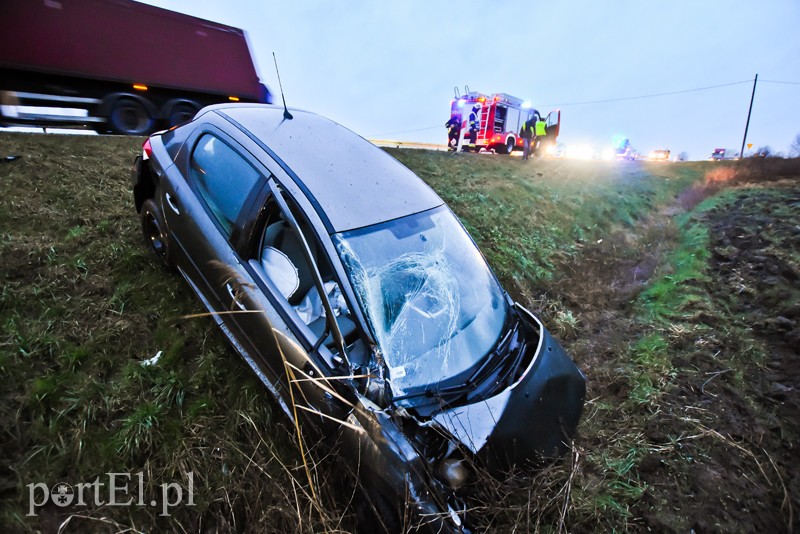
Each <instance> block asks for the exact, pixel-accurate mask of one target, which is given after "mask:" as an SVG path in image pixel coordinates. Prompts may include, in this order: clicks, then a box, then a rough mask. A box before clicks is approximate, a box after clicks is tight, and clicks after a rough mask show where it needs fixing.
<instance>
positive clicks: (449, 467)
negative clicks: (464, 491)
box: [439, 458, 471, 491]
mask: <svg viewBox="0 0 800 534" xmlns="http://www.w3.org/2000/svg"><path fill="white" fill-rule="evenodd" d="M466 464H467V462H466V461H465V460H463V459H457V458H445V459H444V460H442V461H441V462H439V477H440V478H441V479H442V480H444V481H445V482H447V484H448V485H449V486H450V488H452V490H453V491H458V490H460V489H461V488H462V487H464V485H465V484H466V483H467V482H468V481H469V478H470V475H471V471H470V469H469V468H468V467H467V465H466Z"/></svg>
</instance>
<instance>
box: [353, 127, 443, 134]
mask: <svg viewBox="0 0 800 534" xmlns="http://www.w3.org/2000/svg"><path fill="white" fill-rule="evenodd" d="M439 128H442V127H441V126H428V127H427V128H417V129H415V130H403V131H401V132H386V133H380V134H375V135H370V136H368V137H383V136H384V135H397V134H404V133H412V132H422V131H425V130H434V129H437V130H438V129H439Z"/></svg>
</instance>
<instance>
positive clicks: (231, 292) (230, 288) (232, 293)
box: [225, 284, 245, 310]
mask: <svg viewBox="0 0 800 534" xmlns="http://www.w3.org/2000/svg"><path fill="white" fill-rule="evenodd" d="M225 289H227V290H228V295H230V296H231V300H232V301H233V303H234V304H236V306H237V307H238V308H239V309H240V310H244V309H245V307H244V304H242V303H241V302H239V299H237V298H236V292H235V291H234V289H233V286H232V285H230V284H225Z"/></svg>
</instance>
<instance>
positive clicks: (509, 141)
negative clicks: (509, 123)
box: [504, 137, 515, 154]
mask: <svg viewBox="0 0 800 534" xmlns="http://www.w3.org/2000/svg"><path fill="white" fill-rule="evenodd" d="M514 146H515V143H514V138H513V137H509V138H508V139H507V140H506V146H505V152H504V154H511V152H513V151H514Z"/></svg>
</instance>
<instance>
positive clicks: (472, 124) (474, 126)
mask: <svg viewBox="0 0 800 534" xmlns="http://www.w3.org/2000/svg"><path fill="white" fill-rule="evenodd" d="M478 130H480V126H479V125H478V115H477V114H476V113H475V112H474V111H473V112H471V113H470V114H469V131H470V132H477V131H478Z"/></svg>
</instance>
